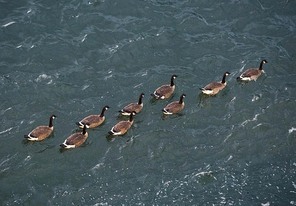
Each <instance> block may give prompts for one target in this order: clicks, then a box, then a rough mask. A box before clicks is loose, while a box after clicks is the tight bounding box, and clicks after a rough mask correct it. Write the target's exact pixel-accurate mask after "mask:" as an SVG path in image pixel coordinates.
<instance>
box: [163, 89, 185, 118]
mask: <svg viewBox="0 0 296 206" xmlns="http://www.w3.org/2000/svg"><path fill="white" fill-rule="evenodd" d="M185 96H186V94H182V95H181V97H180V100H179V101H174V102H171V103H169V104H168V105H167V106H166V107H165V108H163V109H162V112H163V113H164V114H176V113H178V112H180V111H182V110H183V109H184V106H185V103H184V98H185Z"/></svg>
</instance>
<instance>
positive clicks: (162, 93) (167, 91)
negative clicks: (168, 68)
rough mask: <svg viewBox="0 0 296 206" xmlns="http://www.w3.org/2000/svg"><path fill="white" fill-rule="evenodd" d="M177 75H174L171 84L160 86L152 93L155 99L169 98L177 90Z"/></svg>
mask: <svg viewBox="0 0 296 206" xmlns="http://www.w3.org/2000/svg"><path fill="white" fill-rule="evenodd" d="M176 77H177V75H175V74H174V75H172V77H171V84H165V85H162V86H160V87H158V88H157V89H156V90H155V91H154V92H153V94H151V95H152V96H153V97H154V98H155V99H167V98H169V97H170V96H171V95H172V94H173V93H174V91H175V87H176V86H175V83H174V79H176Z"/></svg>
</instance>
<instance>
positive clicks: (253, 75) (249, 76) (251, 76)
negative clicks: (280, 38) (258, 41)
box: [237, 59, 268, 81]
mask: <svg viewBox="0 0 296 206" xmlns="http://www.w3.org/2000/svg"><path fill="white" fill-rule="evenodd" d="M266 63H268V62H267V61H266V60H265V59H264V60H262V61H261V63H260V66H259V68H250V69H247V70H246V71H245V72H243V73H242V74H241V75H240V76H239V77H237V79H238V80H242V81H252V80H254V81H256V80H257V78H258V77H259V76H260V75H261V74H262V73H264V70H263V64H266Z"/></svg>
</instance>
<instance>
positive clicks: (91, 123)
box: [76, 106, 110, 128]
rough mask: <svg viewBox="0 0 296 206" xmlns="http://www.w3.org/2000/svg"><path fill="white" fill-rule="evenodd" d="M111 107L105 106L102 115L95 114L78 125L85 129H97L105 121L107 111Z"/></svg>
mask: <svg viewBox="0 0 296 206" xmlns="http://www.w3.org/2000/svg"><path fill="white" fill-rule="evenodd" d="M109 108H110V107H109V106H104V107H103V109H102V112H101V114H93V115H89V116H87V117H85V118H83V119H82V120H81V121H79V122H76V124H77V125H78V126H79V127H80V128H83V127H84V125H86V128H95V127H98V126H100V125H101V124H102V123H103V122H104V121H105V111H106V110H108V109H109Z"/></svg>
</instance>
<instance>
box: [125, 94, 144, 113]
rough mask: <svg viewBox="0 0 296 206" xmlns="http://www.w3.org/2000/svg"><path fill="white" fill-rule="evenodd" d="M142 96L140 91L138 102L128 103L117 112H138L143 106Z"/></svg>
mask: <svg viewBox="0 0 296 206" xmlns="http://www.w3.org/2000/svg"><path fill="white" fill-rule="evenodd" d="M143 97H144V93H141V94H140V97H139V101H138V103H130V104H128V105H127V106H125V107H124V108H123V109H122V110H120V111H119V112H120V113H121V114H122V115H130V114H131V113H132V112H135V113H136V114H138V113H139V112H140V111H141V110H142V108H143V101H142V99H143Z"/></svg>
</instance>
